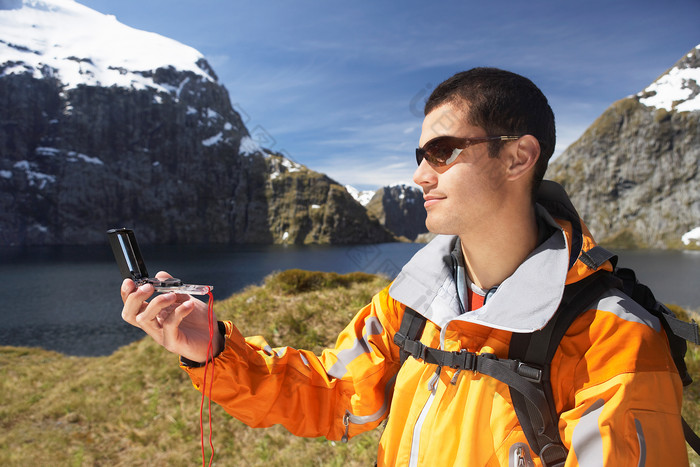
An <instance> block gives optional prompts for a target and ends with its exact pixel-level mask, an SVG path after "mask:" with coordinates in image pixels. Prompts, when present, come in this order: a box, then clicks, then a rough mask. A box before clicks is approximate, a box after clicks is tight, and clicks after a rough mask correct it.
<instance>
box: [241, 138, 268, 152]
mask: <svg viewBox="0 0 700 467" xmlns="http://www.w3.org/2000/svg"><path fill="white" fill-rule="evenodd" d="M256 152H263V149H262V148H261V147H260V145H259V144H258V143H257V142H256V141H255V140H254V139H253V138H251V137H250V136H244V137H243V138H241V143H240V145H239V146H238V153H239V154H241V155H243V156H250V155H252V154H255V153H256Z"/></svg>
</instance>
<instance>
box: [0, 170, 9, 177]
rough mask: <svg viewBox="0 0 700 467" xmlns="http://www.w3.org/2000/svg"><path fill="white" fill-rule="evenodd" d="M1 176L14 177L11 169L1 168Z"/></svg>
mask: <svg viewBox="0 0 700 467" xmlns="http://www.w3.org/2000/svg"><path fill="white" fill-rule="evenodd" d="M0 177H1V178H12V172H10V171H9V170H0Z"/></svg>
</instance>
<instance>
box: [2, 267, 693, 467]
mask: <svg viewBox="0 0 700 467" xmlns="http://www.w3.org/2000/svg"><path fill="white" fill-rule="evenodd" d="M387 284H388V281H387V279H385V278H382V277H377V276H371V275H367V274H362V273H353V274H347V275H338V274H333V273H318V272H310V271H300V270H291V271H285V272H282V273H278V274H274V275H272V276H270V277H268V278H267V279H266V281H265V283H264V284H263V285H262V286H255V287H249V288H247V289H246V290H244V291H243V292H241V293H238V294H236V295H234V296H232V297H231V298H229V299H226V300H223V301H220V302H217V303H216V304H215V309H216V313H217V315H218V316H219V317H220V318H223V319H232V320H234V321H235V322H236V324H237V326H238V327H239V328H240V329H241V331H242V332H243V334H244V335H253V334H262V335H264V336H265V337H266V338H267V340H268V342H270V344H271V345H273V346H280V345H290V346H293V347H298V348H307V349H309V350H313V351H314V352H317V353H318V352H320V351H321V350H322V349H323V348H324V347H327V346H330V345H332V344H333V342H334V340H335V338H336V336H337V334H338V332H339V331H340V329H342V328H343V327H344V326H345V325H346V324H347V323H348V322H349V320H350V318H351V317H352V316H353V315H354V314H355V313H356V312H357V310H358V309H360V308H361V307H362V306H364V305H366V304H367V303H368V302H369V301H370V299H371V297H372V295H373V294H374V293H376V292H377V291H378V290H380V289H381V288H382V287H384V286H386V285H387ZM675 311H677V312H678V311H679V310H678V309H676V310H675ZM116 312H118V310H115V313H116ZM125 325H126V324H125ZM689 350H690V352H689V359H688V360H689V365H690V368H691V373H692V374H694V375H700V349H698V348H692V349H689ZM0 391H2V398H0V432H2V436H1V437H0V465H3V466H28V465H31V466H34V465H37V466H43V465H51V466H103V465H104V466H107V465H109V466H146V465H148V466H168V467H169V466H192V465H198V464H201V450H200V430H199V406H200V402H201V396H200V394H199V393H198V392H197V391H195V390H194V389H193V388H192V386H191V384H190V382H189V378H188V377H187V375H186V374H185V373H184V372H183V371H181V370H180V369H179V368H178V366H177V358H176V357H175V356H173V355H171V354H169V353H168V352H166V351H164V350H163V349H161V348H160V347H158V346H157V345H156V344H154V343H153V342H152V341H151V340H150V339H149V338H144V339H142V340H140V341H138V342H135V343H133V344H130V345H127V346H125V347H123V348H121V349H119V350H117V351H116V352H115V353H114V354H112V355H110V356H107V357H68V356H64V355H61V354H58V353H55V352H49V351H44V350H40V349H28V348H16V347H0ZM699 402H700V383H696V384H695V385H693V386H691V387H690V388H689V389H686V393H685V402H684V404H685V405H684V412H685V414H686V417H687V418H688V419H689V422H690V423H691V424H692V425H693V426H694V427H695V428H696V429H700V410H699V409H698V407H699V406H698V403H699ZM205 412H206V405H205ZM212 419H213V421H212V426H213V444H214V449H215V451H216V454H215V457H214V463H215V464H216V465H249V466H257V465H261V466H262V465H265V466H280V467H282V466H284V467H287V466H319V465H322V466H341V465H342V466H366V465H373V464H374V460H375V458H376V450H377V442H378V440H379V436H380V430H375V431H373V432H370V433H367V434H364V435H361V436H358V437H355V438H353V439H352V440H350V442H349V443H347V444H343V443H340V442H337V443H334V442H330V441H327V440H325V439H323V438H316V439H309V438H298V437H295V436H292V435H290V434H289V433H288V432H287V431H286V430H285V429H284V428H282V427H279V426H275V427H272V428H266V429H252V428H248V427H246V426H245V425H243V424H242V423H240V422H238V421H237V420H235V419H234V418H232V417H230V416H229V415H228V414H226V413H225V412H224V411H223V410H222V409H221V408H220V407H219V406H216V405H214V406H212ZM206 427H207V422H206V415H205V445H206V451H205V452H206V455H207V459H208V458H209V453H210V452H209V448H208V442H207V437H208V430H207V428H206ZM691 459H692V460H693V462H694V463H695V465H700V459H699V458H698V457H692V458H691Z"/></svg>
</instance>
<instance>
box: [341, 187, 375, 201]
mask: <svg viewBox="0 0 700 467" xmlns="http://www.w3.org/2000/svg"><path fill="white" fill-rule="evenodd" d="M345 189H346V190H347V192H348V193H350V196H352V197H353V198H355V201H357V202H358V203H360V204H361V205H363V206H367V204H368V203H369V202H370V201H371V200H372V197H373V196H374V194H375V193H376V191H375V190H358V189H357V188H355V187H354V186H352V185H345Z"/></svg>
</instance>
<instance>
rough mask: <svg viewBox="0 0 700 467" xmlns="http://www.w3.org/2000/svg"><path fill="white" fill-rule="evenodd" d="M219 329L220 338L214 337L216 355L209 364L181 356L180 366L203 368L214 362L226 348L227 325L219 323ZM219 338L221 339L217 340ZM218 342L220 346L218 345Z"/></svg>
mask: <svg viewBox="0 0 700 467" xmlns="http://www.w3.org/2000/svg"><path fill="white" fill-rule="evenodd" d="M217 327H218V330H219V333H218V334H219V336H216V335H214V337H213V341H212V343H213V345H214V347H215V348H214V355H213V356H212V357H211V359H210V360H209V361H207V362H197V361H194V360H190V359H189V358H187V357H183V356H182V355H180V365H182V366H184V367H187V368H201V367H203V366H204V365H206V364H207V363H209V362H211V361H212V360H214V359H215V358H216V357H218V356H219V354H220V353H221V352H223V351H224V347H225V346H226V325H225V324H224V322H223V321H217ZM217 337H220V338H219V339H217ZM217 342H218V345H217Z"/></svg>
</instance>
